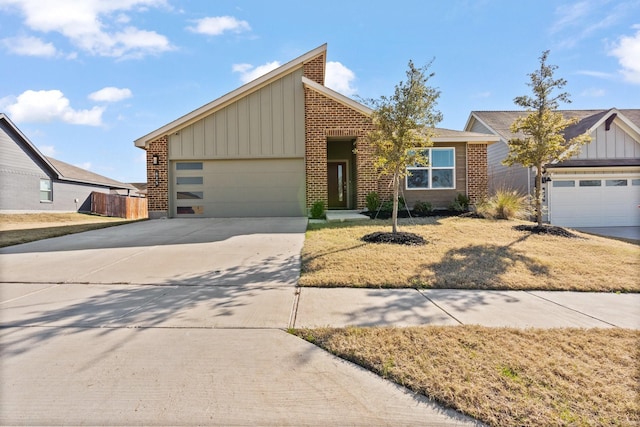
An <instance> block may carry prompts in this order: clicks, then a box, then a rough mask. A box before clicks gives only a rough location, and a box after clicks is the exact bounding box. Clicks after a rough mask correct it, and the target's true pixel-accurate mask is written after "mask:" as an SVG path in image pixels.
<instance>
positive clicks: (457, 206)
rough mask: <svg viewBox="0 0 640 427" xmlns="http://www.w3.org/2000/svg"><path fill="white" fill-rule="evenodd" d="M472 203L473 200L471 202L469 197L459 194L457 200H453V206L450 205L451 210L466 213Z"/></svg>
mask: <svg viewBox="0 0 640 427" xmlns="http://www.w3.org/2000/svg"><path fill="white" fill-rule="evenodd" d="M470 201H471V200H469V197H467V196H466V195H465V194H462V193H458V195H457V196H456V198H455V199H453V202H452V203H451V205H449V208H451V210H453V211H456V212H466V211H468V210H469V202H470Z"/></svg>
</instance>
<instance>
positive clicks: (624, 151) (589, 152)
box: [574, 121, 640, 159]
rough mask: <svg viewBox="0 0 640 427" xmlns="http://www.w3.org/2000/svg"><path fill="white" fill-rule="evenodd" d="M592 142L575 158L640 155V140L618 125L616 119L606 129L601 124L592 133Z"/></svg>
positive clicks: (617, 157) (634, 156)
mask: <svg viewBox="0 0 640 427" xmlns="http://www.w3.org/2000/svg"><path fill="white" fill-rule="evenodd" d="M591 137H592V138H593V139H592V140H591V142H590V143H588V144H587V145H584V146H583V147H582V148H581V150H580V153H579V154H578V155H576V156H574V158H575V159H629V158H638V157H640V142H639V141H636V140H634V139H633V137H631V135H629V134H628V133H627V132H625V131H624V129H622V128H621V127H620V126H618V125H617V124H616V123H615V121H614V122H613V123H612V124H611V128H610V129H609V130H608V131H607V130H605V124H604V123H603V124H602V125H600V126H599V127H598V128H597V129H596V131H595V132H593V134H592V135H591Z"/></svg>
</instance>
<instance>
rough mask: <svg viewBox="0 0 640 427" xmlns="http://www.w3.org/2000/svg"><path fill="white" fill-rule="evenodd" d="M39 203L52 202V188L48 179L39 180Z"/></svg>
mask: <svg viewBox="0 0 640 427" xmlns="http://www.w3.org/2000/svg"><path fill="white" fill-rule="evenodd" d="M40 201H41V202H53V187H52V185H51V180H50V179H48V178H41V179H40Z"/></svg>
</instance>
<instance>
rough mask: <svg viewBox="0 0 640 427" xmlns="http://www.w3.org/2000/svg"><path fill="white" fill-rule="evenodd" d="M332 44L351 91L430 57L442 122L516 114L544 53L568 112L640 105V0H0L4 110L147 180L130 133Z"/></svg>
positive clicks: (120, 176) (58, 150)
mask: <svg viewBox="0 0 640 427" xmlns="http://www.w3.org/2000/svg"><path fill="white" fill-rule="evenodd" d="M323 43H328V53H327V56H328V58H327V60H328V65H327V86H329V87H332V88H333V89H335V90H337V91H339V92H342V93H343V94H345V95H347V96H351V97H355V96H360V97H363V98H377V97H379V96H381V95H389V94H391V93H392V92H393V88H394V85H395V84H396V83H398V82H399V81H400V80H402V79H403V78H404V77H405V75H404V72H405V70H406V68H407V62H408V61H409V60H410V59H411V60H413V61H414V62H415V63H416V64H417V65H422V64H426V63H428V62H429V61H430V60H431V59H432V58H435V60H434V62H433V65H432V68H431V70H432V71H433V72H435V73H436V75H435V77H434V78H433V79H432V80H431V81H430V83H431V85H432V86H435V87H437V88H439V89H440V91H441V92H442V93H441V96H440V99H439V103H438V109H439V110H440V111H442V113H443V115H444V120H443V121H442V122H441V123H440V127H444V128H451V129H462V128H463V127H464V125H465V123H466V120H467V118H468V116H469V113H470V111H472V110H510V109H515V108H516V106H515V105H514V104H513V98H514V97H516V96H518V95H524V94H529V93H530V92H529V88H528V86H526V83H527V81H528V77H527V74H528V73H530V72H532V71H534V70H535V68H536V67H537V66H538V58H539V56H540V54H541V53H542V51H544V50H546V49H549V50H551V54H550V57H549V63H550V64H555V65H558V67H559V68H558V70H557V71H556V77H563V78H565V79H566V80H567V81H568V84H567V86H566V88H565V89H566V90H567V91H568V92H569V93H570V94H571V98H572V100H573V103H572V104H569V105H566V106H565V108H575V109H591V108H594V109H600V108H612V107H617V108H640V0H628V1H627V0H617V1H613V0H612V1H608V0H581V1H562V0H557V1H556V0H554V1H551V0H536V1H533V0H531V1H524V0H523V1H520V0H495V1H491V0H476V1H472V0H465V1H463V0H446V1H430V0H415V1H412V0H406V1H394V2H390V1H375V0H367V1H359V0H342V1H333V0H325V1H323V2H307V1H299V0H292V1H288V0H287V1H279V0H272V1H263V0H252V1H251V0H247V1H226V0H216V1H210V0H191V1H187V0H55V1H52V0H0V64H2V66H1V67H0V73H1V74H0V75H1V76H2V78H1V79H0V111H1V112H4V113H5V114H7V115H8V116H9V117H10V118H11V119H12V120H13V121H14V122H15V123H16V125H17V126H18V127H19V128H20V129H21V130H22V131H23V133H25V134H26V135H27V137H28V138H29V139H30V140H31V141H32V142H33V143H34V144H35V145H36V146H37V147H38V148H39V149H40V150H41V151H42V152H43V153H45V154H46V155H49V156H52V157H55V158H57V159H59V160H62V161H65V162H68V163H71V164H74V165H77V166H80V167H84V168H87V169H89V170H91V171H94V172H96V173H99V174H102V175H106V176H108V177H111V178H114V179H117V180H120V181H123V182H139V181H145V180H146V174H145V163H144V152H143V151H142V150H140V149H138V148H135V147H134V145H133V141H134V139H136V138H138V137H140V136H143V135H145V134H147V133H149V132H151V131H153V130H155V129H157V128H159V127H160V126H162V125H164V124H166V123H168V122H170V121H172V120H174V119H176V118H178V117H180V116H182V115H184V114H186V113H188V112H190V111H192V110H194V109H196V108H198V107H200V106H202V105H204V104H206V103H208V102H210V101H212V100H214V99H216V98H218V97H220V96H222V95H224V94H225V93H227V92H229V91H231V90H233V89H235V88H237V87H239V86H241V85H242V84H243V83H244V82H246V81H248V80H249V79H251V78H252V77H255V76H257V75H259V74H260V73H264V72H267V71H269V70H271V69H272V68H273V67H276V66H278V65H281V64H284V63H286V62H288V61H290V60H291V59H294V58H295V57H297V56H299V55H301V54H303V53H305V52H307V51H309V50H312V49H314V48H316V47H318V46H320V45H322V44H323Z"/></svg>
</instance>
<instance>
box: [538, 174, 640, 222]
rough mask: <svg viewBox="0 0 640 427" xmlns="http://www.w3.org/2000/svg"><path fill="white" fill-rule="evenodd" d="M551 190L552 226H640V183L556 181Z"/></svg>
mask: <svg viewBox="0 0 640 427" xmlns="http://www.w3.org/2000/svg"><path fill="white" fill-rule="evenodd" d="M550 184H551V188H549V217H550V222H551V224H554V225H560V226H565V227H611V226H639V225H640V208H639V207H638V206H639V205H640V179H636V178H631V177H621V178H606V179H603V178H597V177H593V176H587V177H584V178H579V179H564V178H554V179H553V181H552V182H551V183H550Z"/></svg>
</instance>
